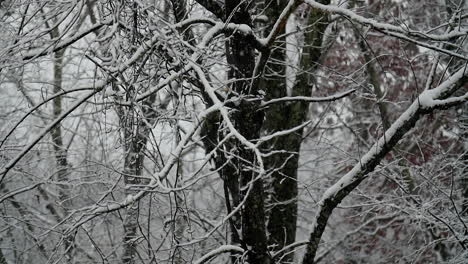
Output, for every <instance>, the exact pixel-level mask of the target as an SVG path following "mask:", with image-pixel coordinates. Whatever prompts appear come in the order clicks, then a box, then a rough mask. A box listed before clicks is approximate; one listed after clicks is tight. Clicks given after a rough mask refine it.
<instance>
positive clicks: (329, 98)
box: [261, 89, 356, 107]
mask: <svg viewBox="0 0 468 264" xmlns="http://www.w3.org/2000/svg"><path fill="white" fill-rule="evenodd" d="M355 91H356V90H355V89H352V90H349V91H346V92H343V93H339V94H334V95H330V96H326V97H307V96H291V97H281V98H275V99H272V100H269V101H266V102H262V104H261V106H262V107H264V106H267V105H271V104H275V103H280V102H297V101H301V102H310V103H320V102H332V101H335V100H338V99H341V98H343V97H346V96H348V95H350V94H352V93H354V92H355Z"/></svg>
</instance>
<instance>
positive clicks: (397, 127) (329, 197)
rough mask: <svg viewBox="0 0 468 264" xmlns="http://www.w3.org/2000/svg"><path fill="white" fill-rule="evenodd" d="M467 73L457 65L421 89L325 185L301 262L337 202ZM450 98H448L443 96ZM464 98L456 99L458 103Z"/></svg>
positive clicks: (312, 251)
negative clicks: (428, 87) (350, 165)
mask: <svg viewBox="0 0 468 264" xmlns="http://www.w3.org/2000/svg"><path fill="white" fill-rule="evenodd" d="M467 77H468V74H467V72H466V69H465V68H462V69H460V70H459V71H458V72H457V73H455V74H454V75H452V76H451V77H450V78H449V79H448V80H446V81H445V82H443V83H442V84H441V85H439V86H438V87H436V88H434V89H432V90H426V91H424V92H422V93H421V94H420V95H419V97H418V98H417V99H416V100H415V101H414V102H413V103H412V104H411V106H409V108H408V109H407V110H406V111H405V112H404V113H403V114H401V115H400V117H399V118H398V119H397V120H396V121H395V122H394V123H393V124H392V126H391V127H390V128H389V129H388V130H387V131H385V133H384V135H383V136H382V137H380V139H379V140H378V141H377V142H376V143H375V144H374V145H373V146H372V147H371V148H370V149H369V151H368V152H367V153H366V154H365V155H364V156H363V157H362V158H361V159H360V161H359V162H358V163H356V165H355V166H354V167H353V168H352V169H351V170H350V171H349V172H348V173H346V174H345V175H344V176H343V177H341V179H340V180H339V181H337V182H336V183H335V184H334V185H332V186H331V187H330V188H328V189H327V190H326V191H325V193H324V194H323V195H322V198H321V199H320V201H319V203H318V210H317V213H316V216H315V219H314V220H313V223H312V225H311V228H310V229H311V232H310V237H309V244H308V245H307V251H306V254H305V256H304V259H303V263H304V264H311V263H314V259H315V255H316V253H317V249H318V246H319V243H320V240H321V237H322V234H323V232H324V230H325V227H326V226H327V223H328V218H329V217H330V215H331V213H332V212H333V210H334V209H335V208H336V207H337V206H338V204H339V203H340V202H341V201H342V200H343V199H344V198H345V197H346V196H347V195H348V194H349V193H350V192H351V191H352V190H354V189H355V188H356V187H357V186H358V185H359V184H360V183H361V182H362V181H363V180H364V179H365V178H367V176H368V175H369V173H371V172H372V171H373V170H374V169H375V167H376V166H377V165H379V163H380V161H381V160H382V159H383V158H384V157H385V156H386V155H387V154H388V153H389V152H390V151H391V150H392V149H393V147H394V146H395V145H396V144H397V143H398V142H399V141H400V140H401V139H402V138H403V136H404V135H405V134H406V133H407V132H408V131H409V130H410V129H411V128H413V127H414V126H415V124H416V122H417V121H418V120H419V119H420V118H421V117H422V116H423V115H424V114H428V113H430V112H432V111H434V110H435V109H443V108H445V106H446V105H445V104H436V103H434V102H435V101H434V100H439V99H441V98H442V97H443V96H445V95H446V94H447V93H448V92H453V91H454V90H456V89H459V88H460V87H462V86H463V85H464V84H465V83H466V81H467ZM444 100H450V99H444ZM463 101H466V97H465V98H464V100H456V102H458V103H462V102H463Z"/></svg>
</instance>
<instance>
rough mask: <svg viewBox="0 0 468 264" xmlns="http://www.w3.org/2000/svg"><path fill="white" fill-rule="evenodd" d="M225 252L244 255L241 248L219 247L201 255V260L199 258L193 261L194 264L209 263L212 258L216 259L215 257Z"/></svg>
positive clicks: (231, 246)
mask: <svg viewBox="0 0 468 264" xmlns="http://www.w3.org/2000/svg"><path fill="white" fill-rule="evenodd" d="M226 252H238V253H244V249H242V248H241V247H238V246H233V245H224V246H220V247H219V248H217V249H214V250H212V251H210V252H208V253H206V254H205V255H203V256H202V257H201V258H199V259H198V260H197V261H195V262H194V264H203V263H206V262H208V261H210V260H211V259H213V258H214V257H216V256H217V255H219V254H222V253H226Z"/></svg>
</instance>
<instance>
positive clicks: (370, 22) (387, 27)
mask: <svg viewBox="0 0 468 264" xmlns="http://www.w3.org/2000/svg"><path fill="white" fill-rule="evenodd" d="M305 3H307V4H308V5H310V6H311V7H313V8H318V9H321V10H323V11H326V12H329V13H333V14H339V15H342V16H345V17H347V18H349V19H350V20H352V21H354V22H357V23H359V24H363V25H367V26H370V27H372V28H374V29H376V30H379V31H382V32H395V33H400V34H404V35H407V36H410V37H416V38H418V39H424V40H432V41H447V40H452V39H456V38H458V37H463V36H465V35H466V34H467V33H468V30H461V31H460V30H457V31H451V32H449V33H446V34H440V35H438V34H430V33H424V32H421V31H416V30H407V29H406V27H405V28H404V27H400V26H395V25H392V24H388V23H383V22H378V21H376V20H374V19H371V18H366V17H363V16H360V15H358V14H356V13H354V12H353V11H351V10H349V9H346V8H342V7H339V6H336V5H324V4H321V3H318V2H316V1H314V0H305Z"/></svg>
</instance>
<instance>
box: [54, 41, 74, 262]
mask: <svg viewBox="0 0 468 264" xmlns="http://www.w3.org/2000/svg"><path fill="white" fill-rule="evenodd" d="M53 35H58V32H55V34H53ZM64 54H65V50H60V51H57V52H55V53H54V81H53V84H54V87H53V91H54V94H56V93H59V92H61V91H63V88H62V82H63V80H62V79H63V74H62V69H63V55H64ZM53 114H54V119H56V118H57V117H59V116H60V115H61V114H62V97H61V96H57V97H55V98H54V100H53ZM51 136H52V143H53V147H54V152H55V162H56V164H57V181H58V182H59V189H58V195H59V197H58V198H59V200H60V202H61V205H62V209H63V212H64V217H66V216H67V215H68V214H69V213H70V211H71V210H72V201H71V188H70V179H69V171H68V160H67V147H66V146H65V145H64V142H63V132H62V127H61V126H60V125H57V126H55V127H54V128H53V129H52V130H51ZM73 240H74V238H73V235H72V234H70V235H67V236H66V237H65V238H64V243H63V245H64V247H65V257H66V260H67V261H68V262H69V263H73V256H74V248H75V246H74V241H73Z"/></svg>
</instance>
